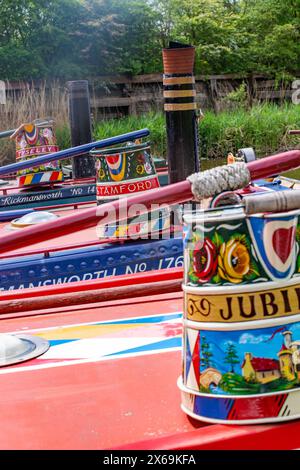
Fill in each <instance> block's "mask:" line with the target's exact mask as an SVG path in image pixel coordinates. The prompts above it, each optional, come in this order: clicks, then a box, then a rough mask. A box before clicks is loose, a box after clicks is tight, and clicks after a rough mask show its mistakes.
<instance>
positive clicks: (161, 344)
mask: <svg viewBox="0 0 300 470" xmlns="http://www.w3.org/2000/svg"><path fill="white" fill-rule="evenodd" d="M181 344H182V338H181V336H176V337H173V338H168V339H165V340H162V341H158V342H157V343H151V344H145V345H142V346H139V347H137V348H132V349H126V350H125V351H118V352H116V353H113V354H107V356H120V355H123V354H132V353H141V352H146V351H156V350H162V349H173V348H181ZM107 356H106V357H107Z"/></svg>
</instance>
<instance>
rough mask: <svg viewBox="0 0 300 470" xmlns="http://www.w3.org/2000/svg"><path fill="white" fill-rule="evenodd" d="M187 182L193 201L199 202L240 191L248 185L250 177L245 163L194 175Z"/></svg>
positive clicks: (220, 167) (219, 167)
mask: <svg viewBox="0 0 300 470" xmlns="http://www.w3.org/2000/svg"><path fill="white" fill-rule="evenodd" d="M187 180H188V181H189V182H190V183H191V185H192V193H193V195H194V196H195V199H196V200H197V201H201V200H202V199H206V198H208V197H213V196H215V195H216V194H219V193H221V192H222V191H235V190H236V189H242V188H244V187H245V186H247V185H248V184H249V183H250V181H251V176H250V172H249V170H248V168H247V165H246V163H243V162H241V163H232V164H230V165H225V166H218V167H216V168H212V169H211V170H206V171H202V172H200V173H194V174H193V175H191V176H189V177H188V178H187Z"/></svg>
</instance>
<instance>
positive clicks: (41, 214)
mask: <svg viewBox="0 0 300 470" xmlns="http://www.w3.org/2000/svg"><path fill="white" fill-rule="evenodd" d="M55 219H58V215H56V214H52V212H47V211H36V212H30V213H29V214H25V215H23V216H22V217H20V218H19V219H14V220H12V221H11V226H12V227H13V228H23V227H29V226H31V225H37V224H42V223H44V222H50V221H52V220H55Z"/></svg>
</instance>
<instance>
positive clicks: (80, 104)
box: [67, 80, 96, 179]
mask: <svg viewBox="0 0 300 470" xmlns="http://www.w3.org/2000/svg"><path fill="white" fill-rule="evenodd" d="M67 87H68V91H69V119H70V128H71V143H72V147H77V146H78V145H82V144H87V143H89V142H91V141H92V130H91V114H90V96H89V86H88V81H87V80H77V81H72V82H67ZM72 170H73V178H75V179H79V178H88V177H91V176H95V173H96V171H95V163H94V159H93V157H90V156H89V155H88V154H85V155H82V156H80V157H77V158H74V159H73V160H72Z"/></svg>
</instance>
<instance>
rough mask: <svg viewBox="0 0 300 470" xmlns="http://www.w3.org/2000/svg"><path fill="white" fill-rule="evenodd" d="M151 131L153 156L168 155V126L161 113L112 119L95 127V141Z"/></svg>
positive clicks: (150, 138) (150, 139)
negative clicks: (144, 130)
mask: <svg viewBox="0 0 300 470" xmlns="http://www.w3.org/2000/svg"><path fill="white" fill-rule="evenodd" d="M146 127H147V128H148V129H149V131H150V136H149V141H150V142H151V147H152V154H153V155H158V156H165V155H166V125H165V117H164V115H163V113H160V112H154V111H152V112H149V113H147V114H143V115H141V116H126V117H122V118H121V119H110V120H107V121H102V122H98V123H96V124H95V125H94V132H93V134H94V137H95V139H105V138H107V137H112V136H115V135H119V134H125V133H126V132H131V131H135V130H139V129H143V128H146Z"/></svg>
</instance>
